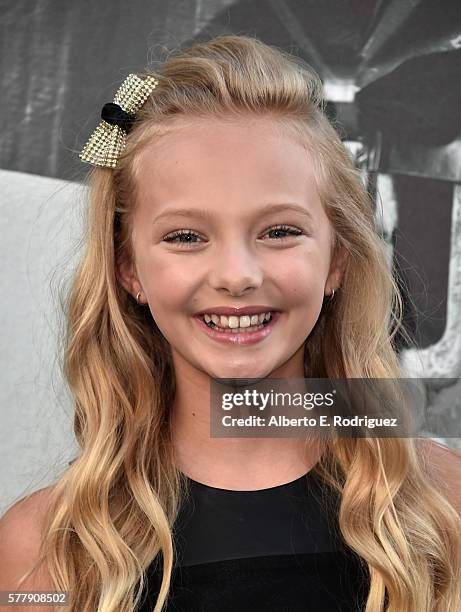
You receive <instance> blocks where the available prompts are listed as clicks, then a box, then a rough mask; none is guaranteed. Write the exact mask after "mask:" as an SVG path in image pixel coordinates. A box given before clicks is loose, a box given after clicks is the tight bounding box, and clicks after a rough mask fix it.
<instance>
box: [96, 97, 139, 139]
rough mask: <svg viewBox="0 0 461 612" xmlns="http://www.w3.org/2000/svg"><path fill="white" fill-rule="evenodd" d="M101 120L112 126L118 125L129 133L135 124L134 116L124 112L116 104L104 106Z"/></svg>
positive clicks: (111, 103)
mask: <svg viewBox="0 0 461 612" xmlns="http://www.w3.org/2000/svg"><path fill="white" fill-rule="evenodd" d="M101 118H102V119H104V121H107V123H110V124H111V125H118V126H119V127H121V128H122V129H123V130H125V132H129V131H130V129H131V127H132V125H133V123H134V116H133V115H130V113H127V112H126V111H124V110H123V108H122V107H121V106H119V105H118V104H115V103H114V102H108V103H107V104H104V106H103V107H102V111H101Z"/></svg>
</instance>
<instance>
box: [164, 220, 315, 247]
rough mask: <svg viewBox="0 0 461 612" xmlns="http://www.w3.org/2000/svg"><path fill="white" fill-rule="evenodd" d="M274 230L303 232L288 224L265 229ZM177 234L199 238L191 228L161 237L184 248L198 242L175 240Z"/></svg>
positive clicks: (297, 234) (297, 233)
mask: <svg viewBox="0 0 461 612" xmlns="http://www.w3.org/2000/svg"><path fill="white" fill-rule="evenodd" d="M274 231H279V232H280V231H283V232H288V233H289V234H291V236H301V234H302V233H303V232H302V231H301V230H298V229H296V228H294V227H291V226H289V225H276V226H274V227H271V228H269V229H268V230H267V232H274ZM267 232H266V233H267ZM179 236H198V237H199V238H200V236H199V235H198V234H197V233H196V232H193V231H192V230H178V231H177V232H172V233H171V234H167V235H166V236H165V237H164V238H163V240H164V241H165V242H169V243H171V244H179V245H181V247H183V246H184V247H186V248H189V247H191V246H192V245H193V244H199V243H197V242H181V241H178V242H175V238H178V237H179ZM288 238H289V236H282V237H281V238H275V239H274V238H273V239H272V240H287V239H288Z"/></svg>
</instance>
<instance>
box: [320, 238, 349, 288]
mask: <svg viewBox="0 0 461 612" xmlns="http://www.w3.org/2000/svg"><path fill="white" fill-rule="evenodd" d="M348 258H349V253H348V252H347V251H346V249H345V247H343V246H338V248H337V251H336V254H335V257H334V258H333V259H332V261H331V264H330V272H329V273H328V279H327V282H326V285H325V289H326V292H327V295H329V294H331V292H332V291H333V289H335V290H336V289H338V287H340V286H341V283H342V280H343V276H344V272H345V270H346V266H347V262H348Z"/></svg>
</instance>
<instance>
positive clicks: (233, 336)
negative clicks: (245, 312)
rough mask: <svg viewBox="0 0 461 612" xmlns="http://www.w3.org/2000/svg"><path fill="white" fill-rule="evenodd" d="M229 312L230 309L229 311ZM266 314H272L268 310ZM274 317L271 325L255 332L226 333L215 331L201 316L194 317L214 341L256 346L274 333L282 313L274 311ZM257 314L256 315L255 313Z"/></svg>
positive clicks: (268, 324)
mask: <svg viewBox="0 0 461 612" xmlns="http://www.w3.org/2000/svg"><path fill="white" fill-rule="evenodd" d="M227 310H229V309H227ZM266 312H270V311H269V310H267V311H266ZM272 312H273V315H272V318H271V320H270V321H269V323H267V324H266V325H265V326H264V327H263V328H262V329H260V330H259V331H254V332H238V333H237V332H232V331H230V332H225V331H219V330H218V329H213V328H212V327H209V326H208V325H207V324H206V323H205V322H204V320H203V319H202V317H201V316H200V315H197V316H195V317H194V319H195V320H196V321H197V323H198V325H199V326H200V329H201V330H202V331H203V332H205V333H206V334H207V335H208V336H209V337H210V338H212V339H213V340H217V341H218V342H227V344H239V345H246V344H256V342H260V341H261V340H264V338H266V337H267V336H269V334H271V333H272V330H273V328H274V326H275V325H276V324H277V321H278V319H279V318H280V312H276V311H274V310H273V311H272ZM255 314H256V313H255Z"/></svg>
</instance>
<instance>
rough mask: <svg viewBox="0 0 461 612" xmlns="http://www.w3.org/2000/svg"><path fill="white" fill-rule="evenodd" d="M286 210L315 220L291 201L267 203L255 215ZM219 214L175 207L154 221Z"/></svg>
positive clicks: (203, 217)
mask: <svg viewBox="0 0 461 612" xmlns="http://www.w3.org/2000/svg"><path fill="white" fill-rule="evenodd" d="M286 211H291V212H296V213H298V214H301V215H304V216H305V217H307V218H308V220H309V221H311V222H313V221H314V218H313V216H312V213H310V212H309V210H307V208H304V207H303V206H300V205H299V204H291V203H287V204H266V205H265V206H263V208H261V209H260V210H258V211H257V212H256V213H255V216H256V215H258V216H259V215H269V214H273V213H277V212H286ZM217 216H218V215H217V213H216V212H215V211H209V210H203V209H201V208H173V209H171V210H166V211H165V212H163V213H160V214H159V215H157V217H155V219H154V221H153V223H157V221H159V220H160V219H165V218H167V217H195V218H197V219H204V220H212V219H214V218H216V217H217Z"/></svg>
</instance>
